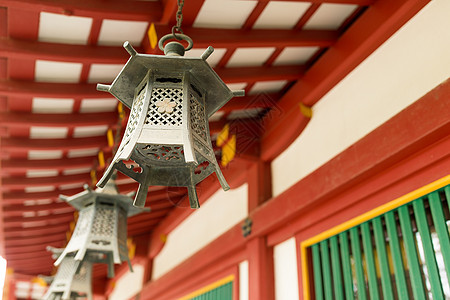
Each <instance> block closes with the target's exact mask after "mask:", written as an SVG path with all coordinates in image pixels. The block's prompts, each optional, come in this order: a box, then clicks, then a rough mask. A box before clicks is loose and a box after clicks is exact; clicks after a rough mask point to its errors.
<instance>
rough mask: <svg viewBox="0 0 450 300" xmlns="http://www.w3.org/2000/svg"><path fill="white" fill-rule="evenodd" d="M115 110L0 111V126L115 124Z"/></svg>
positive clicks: (116, 117)
mask: <svg viewBox="0 0 450 300" xmlns="http://www.w3.org/2000/svg"><path fill="white" fill-rule="evenodd" d="M117 119H118V116H117V113H116V112H101V113H95V114H91V113H85V114H83V113H79V114H75V113H72V114H70V115H69V114H34V113H13V112H8V113H0V126H5V127H30V126H45V127H71V128H73V127H81V126H98V125H109V126H112V125H115V124H117Z"/></svg>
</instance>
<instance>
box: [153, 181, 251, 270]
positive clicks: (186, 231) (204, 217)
mask: <svg viewBox="0 0 450 300" xmlns="http://www.w3.org/2000/svg"><path fill="white" fill-rule="evenodd" d="M247 199H248V189H247V184H243V185H242V186H240V187H239V188H237V189H233V190H229V191H227V192H224V191H223V190H219V191H217V192H216V193H215V194H214V195H212V196H211V197H210V199H208V201H206V203H204V204H203V205H202V206H201V208H200V209H199V210H196V211H195V212H194V213H192V214H191V215H190V216H189V217H187V218H186V219H185V220H184V221H183V222H182V223H181V224H180V225H179V226H178V227H177V228H175V229H174V230H173V231H172V232H171V233H170V234H169V235H168V236H167V242H166V244H165V246H164V248H163V249H162V250H161V252H160V253H159V254H158V255H157V256H156V257H155V260H154V261H153V279H157V278H159V277H161V276H162V275H163V274H165V273H166V272H167V271H169V270H170V269H172V268H174V267H175V266H177V265H178V264H179V263H181V262H182V261H184V260H185V259H187V258H188V257H190V256H191V255H192V254H194V253H195V252H197V251H198V250H200V249H201V248H203V247H204V246H206V245H207V244H208V243H210V242H211V241H213V240H214V239H216V238H217V237H219V236H220V235H221V234H223V233H225V232H226V231H227V230H228V229H230V228H231V227H233V226H234V225H236V224H237V223H238V222H240V221H241V220H243V219H244V218H245V217H246V216H247V215H248V200H247ZM186 209H188V208H186Z"/></svg>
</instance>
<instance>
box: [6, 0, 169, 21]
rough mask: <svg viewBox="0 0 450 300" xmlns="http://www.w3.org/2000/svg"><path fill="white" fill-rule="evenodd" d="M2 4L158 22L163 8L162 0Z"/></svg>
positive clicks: (25, 0)
mask: <svg viewBox="0 0 450 300" xmlns="http://www.w3.org/2000/svg"><path fill="white" fill-rule="evenodd" d="M2 6H6V7H8V8H14V9H21V10H25V11H35V12H41V11H47V12H52V13H58V14H64V15H68V16H72V15H76V16H83V17H91V18H101V19H103V18H104V19H116V20H133V21H150V22H158V21H159V20H160V19H161V12H162V10H163V6H162V2H161V1H135V0H129V1H127V2H126V5H124V2H123V1H121V0H109V1H108V2H104V1H101V0H92V1H78V0H61V1H53V0H23V1H22V0H21V1H15V0H3V1H2Z"/></svg>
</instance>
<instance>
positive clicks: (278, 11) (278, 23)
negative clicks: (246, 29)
mask: <svg viewBox="0 0 450 300" xmlns="http://www.w3.org/2000/svg"><path fill="white" fill-rule="evenodd" d="M310 6H311V4H310V3H308V2H289V1H269V3H268V4H267V6H266V7H265V8H264V10H263V12H262V13H261V15H260V16H259V17H258V19H257V20H256V22H255V24H254V25H253V28H256V29H292V28H293V27H294V26H295V25H296V24H297V22H298V21H299V20H300V18H301V17H302V16H303V14H304V13H305V12H306V11H307V10H308V8H309V7H310Z"/></svg>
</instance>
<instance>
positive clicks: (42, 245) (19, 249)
mask: <svg viewBox="0 0 450 300" xmlns="http://www.w3.org/2000/svg"><path fill="white" fill-rule="evenodd" d="M64 243H65V242H64V240H61V241H60V243H59V244H53V245H54V246H56V247H58V246H60V247H63V245H64ZM47 246H48V243H40V244H35V245H32V246H27V247H20V246H19V247H8V248H7V249H6V253H7V254H10V253H17V254H19V253H21V254H26V253H28V251H30V252H34V251H41V250H42V249H46V247H47Z"/></svg>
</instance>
